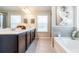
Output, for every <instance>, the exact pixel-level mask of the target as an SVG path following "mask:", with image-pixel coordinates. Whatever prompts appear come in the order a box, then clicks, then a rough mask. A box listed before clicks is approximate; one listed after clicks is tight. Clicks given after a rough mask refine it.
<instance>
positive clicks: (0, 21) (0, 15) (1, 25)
mask: <svg viewBox="0 0 79 59" xmlns="http://www.w3.org/2000/svg"><path fill="white" fill-rule="evenodd" d="M2 28H3V14H2V13H0V29H2Z"/></svg>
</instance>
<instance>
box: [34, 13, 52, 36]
mask: <svg viewBox="0 0 79 59" xmlns="http://www.w3.org/2000/svg"><path fill="white" fill-rule="evenodd" d="M35 15H48V32H42V33H41V32H38V33H37V35H38V36H39V37H50V32H51V31H50V30H51V26H50V25H51V24H50V20H51V14H50V11H39V12H37V13H35ZM36 22H37V21H36Z"/></svg>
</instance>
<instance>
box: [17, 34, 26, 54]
mask: <svg viewBox="0 0 79 59" xmlns="http://www.w3.org/2000/svg"><path fill="white" fill-rule="evenodd" d="M18 40H19V43H18V44H19V51H18V52H20V53H22V52H25V47H26V46H25V40H26V38H25V33H23V34H20V35H19V39H18Z"/></svg>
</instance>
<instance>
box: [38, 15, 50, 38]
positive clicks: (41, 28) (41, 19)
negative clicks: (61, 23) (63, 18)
mask: <svg viewBox="0 0 79 59" xmlns="http://www.w3.org/2000/svg"><path fill="white" fill-rule="evenodd" d="M50 31H51V30H50V15H49V14H41V15H37V37H50Z"/></svg>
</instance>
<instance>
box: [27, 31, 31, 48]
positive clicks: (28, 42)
mask: <svg viewBox="0 0 79 59" xmlns="http://www.w3.org/2000/svg"><path fill="white" fill-rule="evenodd" d="M30 41H31V35H30V32H27V48H28V47H29V45H30Z"/></svg>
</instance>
